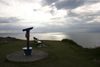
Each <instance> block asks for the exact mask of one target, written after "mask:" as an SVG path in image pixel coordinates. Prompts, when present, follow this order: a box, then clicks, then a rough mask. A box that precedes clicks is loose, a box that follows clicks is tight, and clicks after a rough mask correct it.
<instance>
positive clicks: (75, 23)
mask: <svg viewBox="0 0 100 67" xmlns="http://www.w3.org/2000/svg"><path fill="white" fill-rule="evenodd" d="M28 27H34V28H33V32H67V33H100V0H0V33H20V32H22V29H24V28H28Z"/></svg>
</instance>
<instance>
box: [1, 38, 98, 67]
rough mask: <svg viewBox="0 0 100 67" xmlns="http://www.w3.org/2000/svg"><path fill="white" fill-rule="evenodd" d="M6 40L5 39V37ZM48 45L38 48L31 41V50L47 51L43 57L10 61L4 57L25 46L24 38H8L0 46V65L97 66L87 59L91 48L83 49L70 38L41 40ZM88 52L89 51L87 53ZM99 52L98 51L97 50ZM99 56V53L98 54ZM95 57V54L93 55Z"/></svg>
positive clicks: (25, 66)
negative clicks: (23, 60) (8, 39)
mask: <svg viewBox="0 0 100 67" xmlns="http://www.w3.org/2000/svg"><path fill="white" fill-rule="evenodd" d="M5 40H6V39H5ZM42 41H43V43H44V44H45V45H47V46H48V47H42V48H38V47H36V45H35V44H34V42H33V41H30V46H31V47H33V50H42V51H46V52H47V53H48V56H47V57H46V58H45V59H42V60H38V61H33V62H25V63H24V62H11V61H8V60H7V59H6V56H7V55H8V54H10V53H13V52H16V51H21V50H22V48H23V47H25V46H26V41H24V40H16V39H14V40H10V41H8V43H5V42H4V44H3V45H1V46H0V67H56V66H57V67H99V66H100V65H96V64H94V63H93V62H92V61H91V60H92V59H93V58H92V59H88V57H89V54H90V53H91V52H92V50H89V49H84V48H82V47H81V46H79V45H77V43H75V42H74V41H72V40H69V39H68V40H67V39H65V40H62V41H52V40H51V41H50V40H42ZM98 50H99V48H98ZM88 52H90V53H89V54H88ZM98 52H99V51H98ZM98 56H99V55H98ZM94 57H95V56H94ZM98 59H99V58H98Z"/></svg>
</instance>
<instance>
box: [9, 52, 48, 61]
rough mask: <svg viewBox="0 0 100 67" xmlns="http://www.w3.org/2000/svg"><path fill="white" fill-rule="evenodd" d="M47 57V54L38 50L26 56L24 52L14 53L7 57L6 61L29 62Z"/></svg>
mask: <svg viewBox="0 0 100 67" xmlns="http://www.w3.org/2000/svg"><path fill="white" fill-rule="evenodd" d="M47 56H48V53H47V52H45V51H40V50H32V55H29V56H26V55H24V51H19V52H14V53H11V54H9V55H7V59H8V60H9V61H17V62H30V61H36V60H40V59H43V58H45V57H47Z"/></svg>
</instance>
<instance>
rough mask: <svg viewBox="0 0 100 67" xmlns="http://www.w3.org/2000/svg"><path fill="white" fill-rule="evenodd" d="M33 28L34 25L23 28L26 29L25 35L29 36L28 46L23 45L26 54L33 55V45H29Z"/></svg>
mask: <svg viewBox="0 0 100 67" xmlns="http://www.w3.org/2000/svg"><path fill="white" fill-rule="evenodd" d="M31 29H33V27H30V28H26V29H23V31H26V34H25V36H26V38H27V47H23V50H24V53H25V55H31V54H32V47H29V37H30V35H29V34H30V30H31Z"/></svg>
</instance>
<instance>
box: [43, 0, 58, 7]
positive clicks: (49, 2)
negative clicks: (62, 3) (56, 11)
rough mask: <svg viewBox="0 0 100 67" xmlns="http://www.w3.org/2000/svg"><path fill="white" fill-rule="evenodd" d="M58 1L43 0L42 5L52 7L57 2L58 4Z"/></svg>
mask: <svg viewBox="0 0 100 67" xmlns="http://www.w3.org/2000/svg"><path fill="white" fill-rule="evenodd" d="M57 1H59V0H43V1H42V5H43V6H46V5H51V4H52V3H55V2H57Z"/></svg>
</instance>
